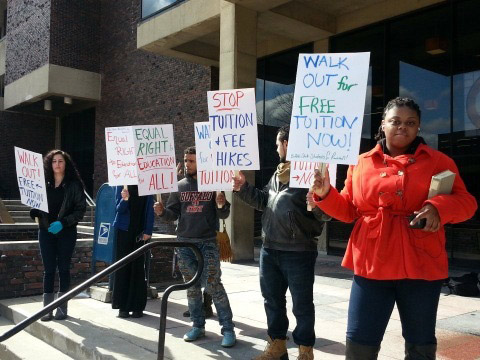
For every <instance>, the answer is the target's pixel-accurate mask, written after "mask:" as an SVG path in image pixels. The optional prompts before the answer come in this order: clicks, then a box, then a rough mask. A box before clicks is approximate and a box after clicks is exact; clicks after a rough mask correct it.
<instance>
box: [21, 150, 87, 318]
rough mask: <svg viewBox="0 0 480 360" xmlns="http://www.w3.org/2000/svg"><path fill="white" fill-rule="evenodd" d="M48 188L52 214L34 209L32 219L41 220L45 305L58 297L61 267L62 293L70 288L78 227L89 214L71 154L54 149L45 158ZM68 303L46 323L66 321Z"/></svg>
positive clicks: (60, 287) (61, 306) (50, 316)
mask: <svg viewBox="0 0 480 360" xmlns="http://www.w3.org/2000/svg"><path fill="white" fill-rule="evenodd" d="M43 166H44V169H45V182H46V186H47V199H48V213H46V212H43V211H40V210H38V209H32V210H31V211H30V216H31V217H32V219H33V218H38V225H39V226H38V227H39V231H38V241H39V243H40V252H41V254H42V261H43V267H44V276H43V306H46V305H48V304H50V303H51V302H52V301H53V300H54V298H55V295H54V283H55V272H56V270H57V268H58V275H59V276H58V277H59V292H58V297H60V296H62V295H63V294H64V293H65V292H67V291H68V289H69V288H70V262H71V259H72V255H73V250H74V248H75V243H76V241H77V224H78V222H79V221H80V220H82V218H83V215H84V214H85V211H86V207H87V206H86V198H85V192H84V185H83V182H82V179H81V178H80V175H79V173H78V170H77V168H76V167H75V164H74V163H73V161H72V159H71V157H70V155H68V154H67V153H66V152H64V151H62V150H52V151H50V152H49V153H48V154H47V155H46V156H45V158H44V159H43ZM66 317H67V303H64V304H62V305H60V306H59V307H58V308H57V311H56V313H55V316H53V314H52V312H50V313H48V314H47V315H45V316H44V317H42V319H41V320H42V321H49V320H52V319H53V318H55V320H63V319H65V318H66Z"/></svg>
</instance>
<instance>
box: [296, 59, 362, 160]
mask: <svg viewBox="0 0 480 360" xmlns="http://www.w3.org/2000/svg"><path fill="white" fill-rule="evenodd" d="M369 60H370V53H330V54H300V55H299V58H298V67H297V78H296V82H295V94H294V99H293V106H292V117H291V121H290V135H289V141H288V153H287V159H288V160H291V161H307V162H323V163H330V164H347V165H350V164H356V163H357V161H358V153H359V150H360V138H361V133H362V124H363V114H364V108H365V95H366V89H367V80H368V68H369Z"/></svg>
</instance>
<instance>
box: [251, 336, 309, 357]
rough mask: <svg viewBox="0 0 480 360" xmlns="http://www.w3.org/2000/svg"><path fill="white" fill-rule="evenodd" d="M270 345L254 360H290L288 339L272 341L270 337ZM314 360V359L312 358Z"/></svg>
mask: <svg viewBox="0 0 480 360" xmlns="http://www.w3.org/2000/svg"><path fill="white" fill-rule="evenodd" d="M267 341H268V344H267V347H266V348H265V350H264V351H263V353H261V354H260V355H258V356H256V357H254V358H253V359H252V360H288V353H287V339H283V340H282V339H275V340H272V339H271V338H270V336H268V339H267ZM312 359H313V358H312Z"/></svg>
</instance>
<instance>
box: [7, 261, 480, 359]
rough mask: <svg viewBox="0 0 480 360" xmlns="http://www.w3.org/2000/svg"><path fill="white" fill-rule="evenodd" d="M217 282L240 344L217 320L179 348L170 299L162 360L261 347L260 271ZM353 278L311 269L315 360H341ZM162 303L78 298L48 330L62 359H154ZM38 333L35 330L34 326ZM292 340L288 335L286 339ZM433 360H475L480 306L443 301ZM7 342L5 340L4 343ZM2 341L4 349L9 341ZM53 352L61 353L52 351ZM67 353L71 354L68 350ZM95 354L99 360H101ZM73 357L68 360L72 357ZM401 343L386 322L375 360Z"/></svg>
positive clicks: (18, 307)
mask: <svg viewBox="0 0 480 360" xmlns="http://www.w3.org/2000/svg"><path fill="white" fill-rule="evenodd" d="M222 271H223V275H222V279H223V283H224V285H225V288H226V289H227V293H228V295H229V299H230V302H231V305H232V310H233V314H234V322H235V324H236V332H237V339H238V343H237V345H236V346H235V347H233V348H230V349H224V348H222V347H221V346H220V341H221V335H220V326H219V325H218V322H217V319H216V317H214V318H212V319H209V320H207V324H206V337H205V338H202V339H201V340H199V341H197V342H194V343H186V342H184V341H183V340H182V337H183V334H184V333H185V332H187V331H188V329H189V327H190V324H189V321H188V319H186V318H184V317H183V316H182V313H183V312H184V311H185V310H186V309H187V306H186V304H187V301H186V294H185V291H181V292H175V293H172V294H171V295H170V297H169V305H168V317H167V333H166V339H165V356H166V358H168V359H175V360H197V359H236V360H243V359H251V358H252V357H253V356H256V355H258V354H260V353H261V352H262V351H263V349H264V346H265V340H264V339H265V336H266V331H265V329H266V317H265V312H264V309H263V299H262V296H261V294H260V288H259V282H258V263H257V262H252V263H251V264H228V263H222ZM350 279H351V273H350V272H349V271H347V270H345V269H343V268H341V267H340V258H339V257H333V256H326V255H320V256H319V258H318V260H317V265H316V279H315V287H314V299H315V311H316V325H315V331H316V336H317V341H316V345H315V359H343V358H344V356H343V354H344V350H345V331H346V324H347V308H348V297H349V292H350V285H351V280H350ZM40 301H41V297H40V296H36V297H28V298H19V299H7V300H2V301H0V306H2V314H5V306H9V307H10V309H11V310H12V311H17V312H19V313H22V314H25V315H28V314H31V313H33V312H34V311H36V310H38V309H39V308H40ZM287 303H288V304H287V306H288V316H289V319H290V329H293V327H294V325H295V318H294V316H293V314H292V312H291V297H290V296H289V294H288V293H287ZM159 308H160V301H159V300H158V299H156V300H149V301H148V304H147V310H146V312H145V315H146V316H144V317H143V318H140V319H119V318H117V317H116V315H117V311H116V310H112V309H111V308H110V304H104V303H101V302H99V301H96V300H92V299H89V298H87V297H85V296H84V297H78V298H76V299H74V300H72V301H71V302H70V303H69V310H70V314H71V317H70V320H68V321H64V322H48V323H42V324H40V325H42V326H43V325H45V326H48V327H50V328H51V330H52V331H51V335H48V336H47V335H45V336H44V337H49V336H52V337H60V336H62V337H64V338H65V340H57V343H58V342H61V341H65V342H66V345H65V347H66V349H67V350H64V351H63V352H64V353H68V351H70V349H72V348H73V345H72V343H71V342H76V343H78V344H80V345H79V348H81V351H82V352H83V353H84V356H85V358H87V359H88V358H97V359H103V358H105V359H107V358H108V359H145V360H147V359H156V352H157V342H158V330H157V328H158V325H159V315H158V314H159ZM40 325H39V326H40ZM289 337H290V339H291V338H292V337H291V334H289ZM437 337H438V340H439V345H438V356H437V359H449V360H475V359H480V298H462V297H458V296H452V295H446V294H442V295H441V300H440V308H439V312H438V322H437ZM10 340H11V339H10ZM10 340H8V341H10ZM288 346H289V355H290V359H296V355H297V354H298V350H297V348H296V346H295V344H294V343H293V341H292V340H290V341H289V342H288ZM56 347H57V348H59V347H60V345H58V346H56ZM72 351H73V350H72ZM99 354H100V355H99ZM70 356H72V355H70ZM72 357H73V356H72ZM403 358H404V354H403V338H402V336H401V326H400V321H399V315H398V312H397V311H396V310H395V311H394V313H393V314H392V317H391V320H390V323H389V325H388V328H387V332H386V334H385V338H384V341H383V343H382V349H381V352H380V357H379V359H403Z"/></svg>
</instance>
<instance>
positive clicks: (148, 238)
mask: <svg viewBox="0 0 480 360" xmlns="http://www.w3.org/2000/svg"><path fill="white" fill-rule="evenodd" d="M151 237H152V235H148V234H143V241H148V240H150V238H151Z"/></svg>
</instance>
